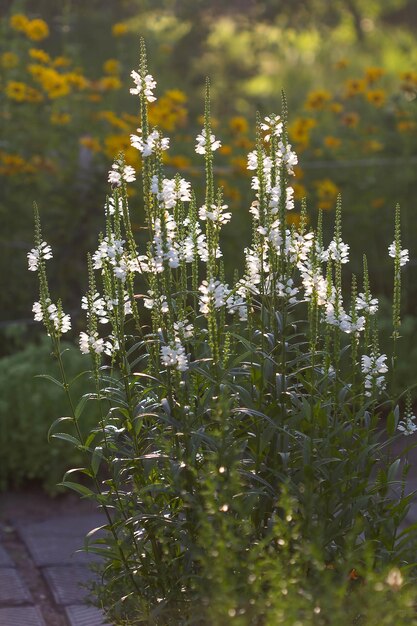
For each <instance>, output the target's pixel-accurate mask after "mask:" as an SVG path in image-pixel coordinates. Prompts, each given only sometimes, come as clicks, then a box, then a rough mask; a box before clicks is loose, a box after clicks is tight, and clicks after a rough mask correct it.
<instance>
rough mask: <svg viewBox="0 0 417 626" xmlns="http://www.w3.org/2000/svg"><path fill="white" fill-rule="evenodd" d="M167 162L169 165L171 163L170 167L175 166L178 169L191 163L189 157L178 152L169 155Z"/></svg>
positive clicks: (185, 167)
mask: <svg viewBox="0 0 417 626" xmlns="http://www.w3.org/2000/svg"><path fill="white" fill-rule="evenodd" d="M167 163H169V165H172V167H176V168H177V169H179V170H181V169H187V168H188V167H190V165H191V161H190V159H189V158H188V157H186V156H182V155H180V154H178V155H177V156H172V157H170V158H169V160H168V161H167Z"/></svg>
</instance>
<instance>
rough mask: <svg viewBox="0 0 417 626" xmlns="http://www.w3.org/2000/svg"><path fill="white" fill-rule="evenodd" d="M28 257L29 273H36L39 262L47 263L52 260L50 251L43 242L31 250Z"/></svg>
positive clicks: (49, 247)
mask: <svg viewBox="0 0 417 626" xmlns="http://www.w3.org/2000/svg"><path fill="white" fill-rule="evenodd" d="M27 257H28V265H29V270H30V271H31V272H36V271H37V270H38V268H39V261H40V260H43V261H47V260H48V259H52V249H51V246H49V245H48V244H47V243H46V242H45V241H42V243H41V244H40V245H39V246H37V247H36V248H32V250H31V251H30V252H28V254H27Z"/></svg>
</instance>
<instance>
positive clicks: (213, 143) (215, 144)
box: [195, 128, 221, 154]
mask: <svg viewBox="0 0 417 626" xmlns="http://www.w3.org/2000/svg"><path fill="white" fill-rule="evenodd" d="M196 141H197V143H196V146H195V151H196V152H197V154H206V150H207V143H208V145H209V150H211V151H212V152H214V151H215V150H217V149H218V148H220V146H221V142H220V140H219V139H216V137H215V136H214V135H213V134H210V138H209V141H208V142H207V137H206V129H205V128H203V129H202V131H201V134H200V135H197V138H196Z"/></svg>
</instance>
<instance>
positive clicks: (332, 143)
mask: <svg viewBox="0 0 417 626" xmlns="http://www.w3.org/2000/svg"><path fill="white" fill-rule="evenodd" d="M323 143H324V145H325V146H326V148H338V147H339V146H340V144H341V143H342V140H341V139H339V137H333V135H327V137H325V138H324V140H323Z"/></svg>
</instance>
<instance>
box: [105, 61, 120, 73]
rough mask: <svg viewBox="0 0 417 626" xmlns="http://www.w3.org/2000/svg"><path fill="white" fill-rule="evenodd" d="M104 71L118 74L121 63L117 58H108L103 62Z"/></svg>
mask: <svg viewBox="0 0 417 626" xmlns="http://www.w3.org/2000/svg"><path fill="white" fill-rule="evenodd" d="M103 72H104V73H105V74H110V75H114V74H118V73H119V72H120V63H119V61H118V60H117V59H107V61H104V63H103Z"/></svg>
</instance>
